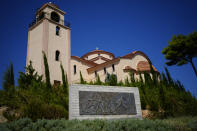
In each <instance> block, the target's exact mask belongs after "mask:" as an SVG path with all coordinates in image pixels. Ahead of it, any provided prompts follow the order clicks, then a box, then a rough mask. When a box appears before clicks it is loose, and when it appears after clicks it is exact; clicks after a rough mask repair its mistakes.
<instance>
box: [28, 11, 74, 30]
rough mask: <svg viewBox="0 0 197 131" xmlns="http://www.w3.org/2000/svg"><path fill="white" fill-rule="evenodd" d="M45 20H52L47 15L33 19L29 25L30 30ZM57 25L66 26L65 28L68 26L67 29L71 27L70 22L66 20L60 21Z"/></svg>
mask: <svg viewBox="0 0 197 131" xmlns="http://www.w3.org/2000/svg"><path fill="white" fill-rule="evenodd" d="M43 18H48V19H50V18H49V16H47V14H45V13H44V14H43V15H41V16H40V17H38V18H34V19H33V21H32V22H31V23H30V24H29V28H31V27H32V26H34V25H35V24H36V23H38V22H39V21H40V20H42V19H43ZM54 22H56V21H54ZM56 23H58V24H61V25H64V26H67V27H69V28H70V27H71V24H70V22H68V21H66V20H60V21H59V22H56Z"/></svg>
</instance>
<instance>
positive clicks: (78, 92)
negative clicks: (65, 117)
mask: <svg viewBox="0 0 197 131" xmlns="http://www.w3.org/2000/svg"><path fill="white" fill-rule="evenodd" d="M99 118H101V119H121V118H138V119H142V113H141V103H140V97H139V90H138V88H137V87H116V86H101V85H78V84H74V85H71V86H70V87H69V119H70V120H71V119H80V120H82V119H99Z"/></svg>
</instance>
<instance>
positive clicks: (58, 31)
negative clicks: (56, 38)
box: [56, 26, 60, 35]
mask: <svg viewBox="0 0 197 131" xmlns="http://www.w3.org/2000/svg"><path fill="white" fill-rule="evenodd" d="M59 34H60V27H59V26H56V35H59Z"/></svg>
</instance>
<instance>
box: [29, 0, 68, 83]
mask: <svg viewBox="0 0 197 131" xmlns="http://www.w3.org/2000/svg"><path fill="white" fill-rule="evenodd" d="M65 14H66V13H65V12H64V11H62V10H60V9H59V7H58V6H57V5H55V4H52V3H46V4H44V5H43V6H42V7H41V8H40V9H38V10H37V12H36V14H35V20H34V21H33V22H32V23H31V24H30V25H29V30H28V46H27V58H26V65H28V64H29V62H30V61H32V65H33V67H34V68H35V70H36V71H37V72H38V74H39V75H43V76H44V74H45V69H44V61H43V55H42V51H44V52H45V54H46V57H47V60H48V65H49V71H50V80H51V83H52V84H59V83H62V74H61V68H60V64H61V63H62V65H63V67H64V71H65V74H67V77H68V81H69V82H70V30H71V29H70V24H69V23H68V22H66V21H65V20H64V15H65ZM44 78H45V76H44Z"/></svg>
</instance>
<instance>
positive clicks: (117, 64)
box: [26, 3, 157, 84]
mask: <svg viewBox="0 0 197 131" xmlns="http://www.w3.org/2000/svg"><path fill="white" fill-rule="evenodd" d="M65 14H66V13H65V12H64V11H62V10H60V9H59V8H58V6H57V5H55V4H51V3H46V4H44V5H43V6H42V7H41V8H40V9H38V10H37V12H36V15H35V20H34V21H33V22H32V23H31V24H30V25H29V30H28V47H27V58H26V65H28V64H29V62H30V61H32V64H33V67H34V68H35V70H36V71H37V72H38V74H40V75H43V76H44V60H43V52H44V53H45V54H46V57H47V60H48V65H49V70H50V78H51V83H52V84H61V81H62V76H61V69H60V64H62V65H63V67H64V70H65V73H66V74H67V77H68V81H69V83H70V84H72V83H79V82H80V72H81V73H82V75H83V78H84V80H85V81H88V82H90V81H95V80H96V78H97V76H99V77H100V79H101V81H104V80H105V77H106V74H107V73H109V74H116V75H117V79H118V81H120V80H122V81H124V80H125V79H126V78H127V77H129V72H133V73H134V76H135V78H136V79H138V78H139V73H142V74H143V72H150V65H149V63H150V59H149V58H148V57H147V56H146V55H145V54H144V53H143V52H141V51H134V52H131V53H129V54H127V55H124V56H122V57H115V55H114V54H113V53H110V52H107V51H103V50H98V49H96V50H93V51H91V52H88V53H86V54H84V55H83V56H82V57H78V56H71V49H70V46H71V43H70V31H71V29H70V24H69V23H68V22H66V21H65V20H64V15H65ZM153 69H154V70H155V71H157V70H156V69H155V68H154V67H153Z"/></svg>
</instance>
